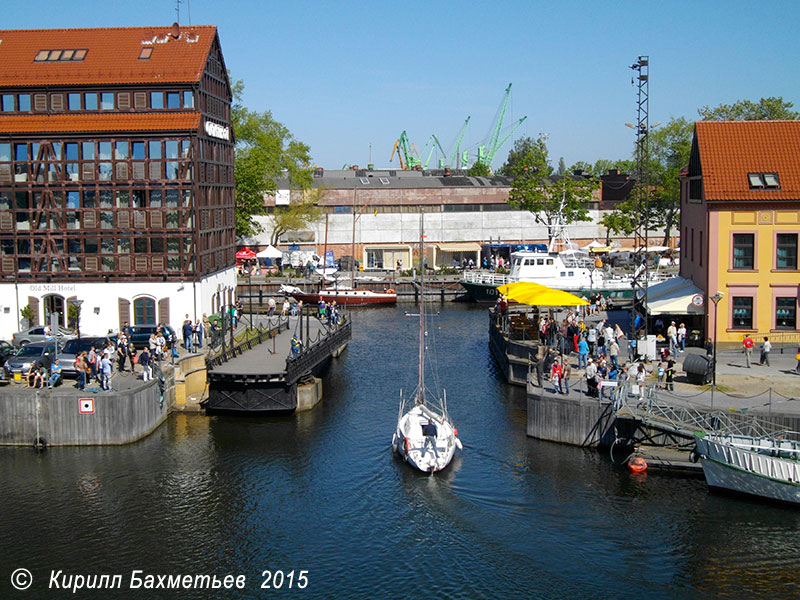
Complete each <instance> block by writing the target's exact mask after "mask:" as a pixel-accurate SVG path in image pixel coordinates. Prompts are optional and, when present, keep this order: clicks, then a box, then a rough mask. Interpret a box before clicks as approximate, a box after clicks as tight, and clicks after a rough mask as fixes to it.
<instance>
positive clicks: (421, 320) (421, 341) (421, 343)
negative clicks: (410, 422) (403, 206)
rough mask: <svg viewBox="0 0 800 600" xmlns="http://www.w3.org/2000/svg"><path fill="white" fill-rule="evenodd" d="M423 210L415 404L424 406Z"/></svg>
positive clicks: (420, 221)
mask: <svg viewBox="0 0 800 600" xmlns="http://www.w3.org/2000/svg"><path fill="white" fill-rule="evenodd" d="M424 219H425V209H424V208H422V207H420V212H419V273H420V274H419V384H418V389H419V391H418V392H417V403H418V404H425V221H424Z"/></svg>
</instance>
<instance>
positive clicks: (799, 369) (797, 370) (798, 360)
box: [794, 348, 800, 373]
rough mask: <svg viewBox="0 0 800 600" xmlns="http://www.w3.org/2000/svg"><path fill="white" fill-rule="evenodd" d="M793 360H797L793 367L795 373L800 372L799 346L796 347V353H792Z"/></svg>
mask: <svg viewBox="0 0 800 600" xmlns="http://www.w3.org/2000/svg"><path fill="white" fill-rule="evenodd" d="M794 358H795V360H797V366H796V367H795V368H794V372H795V373H800V348H798V349H797V354H795V355H794Z"/></svg>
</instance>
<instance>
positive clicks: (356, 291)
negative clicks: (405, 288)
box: [280, 285, 397, 306]
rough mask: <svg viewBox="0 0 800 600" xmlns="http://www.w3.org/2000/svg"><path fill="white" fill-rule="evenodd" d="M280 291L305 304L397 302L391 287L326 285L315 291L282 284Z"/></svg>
mask: <svg viewBox="0 0 800 600" xmlns="http://www.w3.org/2000/svg"><path fill="white" fill-rule="evenodd" d="M280 292H281V293H283V294H286V295H288V296H291V297H292V298H294V299H295V300H298V301H301V300H302V302H303V304H306V305H308V304H317V303H318V302H319V301H320V300H324V301H325V302H326V303H330V302H333V301H336V304H338V305H339V306H371V305H377V304H395V303H396V302H397V292H396V291H395V290H394V289H393V288H387V289H386V290H384V291H382V292H376V291H373V290H368V289H365V288H351V287H328V288H322V289H320V290H318V291H316V292H306V291H304V290H301V289H300V288H298V287H295V286H292V285H282V286H281V287H280Z"/></svg>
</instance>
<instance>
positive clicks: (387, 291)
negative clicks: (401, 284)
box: [386, 288, 395, 294]
mask: <svg viewBox="0 0 800 600" xmlns="http://www.w3.org/2000/svg"><path fill="white" fill-rule="evenodd" d="M386 293H387V294H394V293H395V292H394V288H389V289H388V290H386Z"/></svg>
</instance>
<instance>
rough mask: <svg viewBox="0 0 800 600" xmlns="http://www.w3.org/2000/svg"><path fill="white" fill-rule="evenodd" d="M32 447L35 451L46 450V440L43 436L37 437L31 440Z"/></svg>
mask: <svg viewBox="0 0 800 600" xmlns="http://www.w3.org/2000/svg"><path fill="white" fill-rule="evenodd" d="M33 447H34V449H35V450H36V451H37V452H43V451H45V450H47V440H46V439H44V438H43V437H38V438H36V439H35V440H33Z"/></svg>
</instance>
